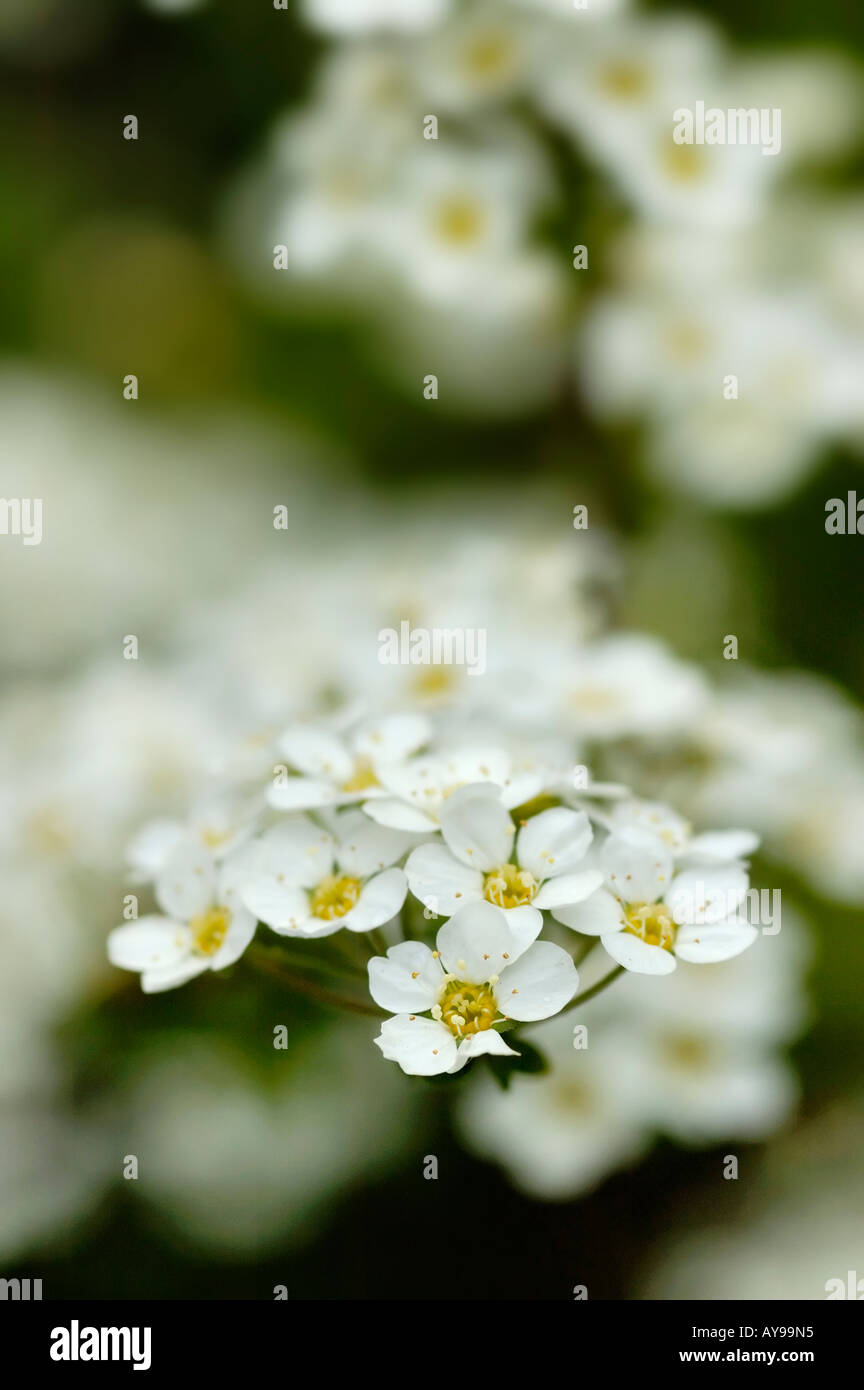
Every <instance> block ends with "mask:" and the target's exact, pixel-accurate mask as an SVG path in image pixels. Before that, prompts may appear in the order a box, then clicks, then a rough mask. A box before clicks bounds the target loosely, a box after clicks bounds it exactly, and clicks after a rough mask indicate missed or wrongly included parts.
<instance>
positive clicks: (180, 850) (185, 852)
mask: <svg viewBox="0 0 864 1390" xmlns="http://www.w3.org/2000/svg"><path fill="white" fill-rule="evenodd" d="M154 891H155V894H156V901H157V902H158V904H159V906H160V907H161V908H162V911H163V912H165V913H166V914H167V915H168V916H169V917H178V918H180V919H181V921H188V920H189V918H190V917H197V916H198V915H199V913H201V912H205V911H206V910H207V908H208V907H209V906H210V905H211V904H212V902H213V899H214V896H215V892H216V861H215V860H214V858H213V856H212V854H208V853H207V851H206V850H203V849H200V848H199V847H198V846H197V845H194V844H192V843H191V842H190V841H188V840H184V841H183V843H182V844H180V845H177V846H176V847H175V848H174V849H173V850H172V851H171V853H170V854H169V855H168V858H167V859H166V860H165V863H164V864H163V865H162V868H161V869H160V871H159V873H158V874H157V876H156V882H155V884H154Z"/></svg>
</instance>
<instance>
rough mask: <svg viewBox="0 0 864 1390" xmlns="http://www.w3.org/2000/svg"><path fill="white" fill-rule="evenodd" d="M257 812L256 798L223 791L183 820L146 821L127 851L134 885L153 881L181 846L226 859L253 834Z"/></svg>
mask: <svg viewBox="0 0 864 1390" xmlns="http://www.w3.org/2000/svg"><path fill="white" fill-rule="evenodd" d="M259 809H260V805H259V799H258V798H252V797H248V796H245V795H234V794H232V793H230V792H228V791H225V792H223V793H219V794H214V795H211V796H207V797H202V798H201V799H200V800H199V801H197V802H196V803H195V805H194V806H193V807H192V810H191V811H190V813H189V816H188V817H187V819H186V820H185V821H172V820H153V821H148V822H147V823H146V825H144V826H142V828H141V829H140V830H139V831H138V833H137V835H135V836H134V837H133V839H132V840H131V842H130V843H129V845H128V846H127V848H126V862H127V863H128V864H129V867H130V868H131V869H132V872H133V878H134V880H135V882H138V883H144V882H150V881H151V880H152V879H154V878H155V877H156V876H157V875H158V874H159V873H160V872H161V870H162V868H163V867H164V865H165V864H166V863H167V862H168V860H169V859H170V856H171V855H172V854H173V853H174V852H175V851H176V850H177V849H178V848H179V847H180V846H181V845H182V844H187V845H188V846H189V847H190V848H191V850H192V852H193V853H195V852H204V853H206V854H209V855H212V857H213V859H215V860H219V859H225V858H226V857H227V856H228V855H229V854H231V853H232V852H233V851H234V850H235V849H237V848H238V846H239V845H241V844H242V843H243V842H244V840H246V839H248V838H249V836H250V835H251V834H252V832H253V830H254V828H255V823H256V818H257V813H258V811H259Z"/></svg>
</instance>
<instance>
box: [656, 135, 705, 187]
mask: <svg viewBox="0 0 864 1390" xmlns="http://www.w3.org/2000/svg"><path fill="white" fill-rule="evenodd" d="M663 163H664V166H665V168H666V172H667V174H669V176H670V178H673V179H675V181H676V182H677V183H695V182H696V180H697V179H700V178H701V177H702V175H703V174H704V173H705V170H706V168H707V165H708V161H707V160H706V158H705V152H704V150H703V149H702V146H701V145H676V144H675V143H674V141H672V142H670V143H668V144H666V143H664V146H663Z"/></svg>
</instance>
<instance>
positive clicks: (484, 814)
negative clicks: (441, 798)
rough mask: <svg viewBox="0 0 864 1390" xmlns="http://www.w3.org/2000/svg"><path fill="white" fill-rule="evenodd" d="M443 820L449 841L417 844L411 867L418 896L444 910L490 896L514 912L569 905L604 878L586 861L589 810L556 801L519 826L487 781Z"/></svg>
mask: <svg viewBox="0 0 864 1390" xmlns="http://www.w3.org/2000/svg"><path fill="white" fill-rule="evenodd" d="M440 822H441V833H442V836H443V839H444V843H443V844H440V843H432V844H426V845H419V846H418V848H417V849H415V850H412V852H411V854H410V855H409V857H408V862H407V864H406V865H405V872H406V874H407V876H408V886H409V887H410V889H411V892H412V893H413V894H414V896H415V897H416V898H419V899H420V901H421V902H424V903H426V904H427V905H428V906H430V907H431V908H432V909H433V911H434V912H436V913H437V914H438V915H440V916H442V917H449V916H450V915H451V914H452V913H454V912H455V911H456V910H457V909H458V908H460V907H462V906H464V905H465V904H466V903H471V902H483V901H484V900H485V901H486V902H489V903H493V904H494V905H495V906H496V907H500V908H503V909H505V910H507V911H514V910H518V909H519V908H521V907H525V906H527V905H529V904H530V905H531V906H532V907H535V908H552V907H563V906H565V905H572V904H574V903H579V902H582V901H583V899H585V898H587V897H588V896H589V895H590V894H591V893H593V892H594V891H595V889H597V888H599V887H600V885H601V884H602V882H603V875H602V874H601V873H599V872H597V871H595V870H593V869H589V870H586V869H585V867H584V863H583V861H584V858H585V854H586V851H587V849H588V846H589V845H590V843H591V840H592V835H593V832H592V830H591V823H590V821H589V820H588V817H587V815H586V814H585V812H584V811H573V810H570V809H569V807H566V806H556V807H553V808H552V809H551V810H548V811H541V812H540V813H539V814H538V815H536V816H532V817H531V818H530V819H529V820H527V821H525V822H524V823H523V825H522V827H521V829H520V830H519V831H518V833H517V831H516V827H515V825H514V824H513V820H512V817H511V816H510V813H509V811H508V810H507V808H506V807H505V806H504V805H503V803H502V802H501V800H500V798H499V796H498V794H497V788H496V787H494V786H491V785H488V784H485V785H484V784H483V783H479V784H477V785H476V786H468V787H462V788H461V789H460V790H459V791H456V792H454V793H453V795H452V796H451V797H450V798H449V799H448V800H447V801H446V802H445V803H444V805H443V806H442V808H441V812H440ZM579 870H581V872H579Z"/></svg>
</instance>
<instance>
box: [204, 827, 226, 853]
mask: <svg viewBox="0 0 864 1390" xmlns="http://www.w3.org/2000/svg"><path fill="white" fill-rule="evenodd" d="M230 839H231V831H230V830H217V829H216V828H215V827H214V826H210V825H205V826H204V827H203V829H202V831H201V842H202V844H203V845H204V846H205V848H206V849H222V847H223V845H227V843H228V841H229V840H230Z"/></svg>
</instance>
